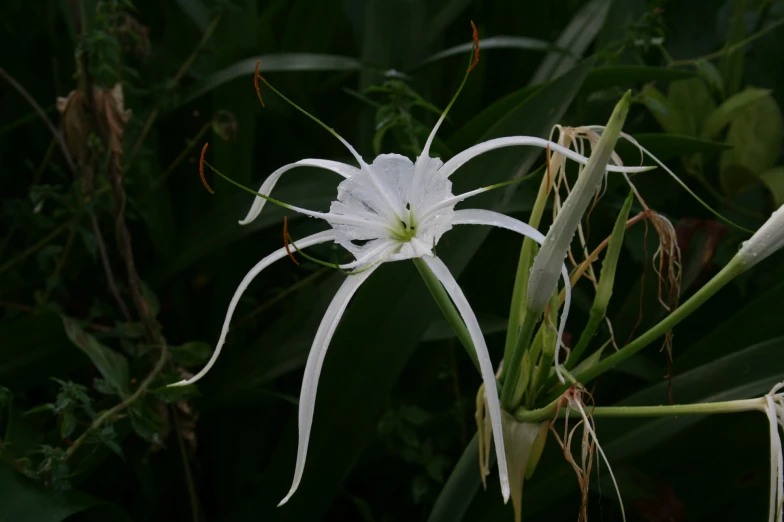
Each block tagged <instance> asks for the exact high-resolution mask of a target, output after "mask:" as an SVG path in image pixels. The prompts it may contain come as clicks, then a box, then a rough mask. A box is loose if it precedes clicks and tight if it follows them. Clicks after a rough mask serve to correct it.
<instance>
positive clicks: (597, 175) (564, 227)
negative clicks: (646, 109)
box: [526, 91, 647, 382]
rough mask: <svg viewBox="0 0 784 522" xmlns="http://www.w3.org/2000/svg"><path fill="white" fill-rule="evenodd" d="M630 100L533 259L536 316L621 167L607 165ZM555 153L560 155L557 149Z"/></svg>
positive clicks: (531, 302)
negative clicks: (603, 188) (606, 183)
mask: <svg viewBox="0 0 784 522" xmlns="http://www.w3.org/2000/svg"><path fill="white" fill-rule="evenodd" d="M630 99H631V91H628V92H627V93H626V94H625V95H624V96H623V98H622V99H621V101H619V102H618V104H617V105H616V106H615V109H614V110H613V113H612V115H611V116H610V120H609V121H608V122H607V126H606V127H605V129H604V132H603V133H602V136H601V138H600V139H599V141H598V142H597V143H596V146H595V147H594V148H593V152H592V153H591V159H590V160H589V162H588V164H587V166H586V167H585V169H584V170H583V172H582V174H581V176H580V177H579V179H578V180H577V183H575V185H574V187H573V188H572V190H571V192H570V193H569V196H568V197H567V198H566V201H564V203H563V206H562V207H561V211H560V212H559V213H558V215H557V216H556V218H555V219H554V220H553V224H552V225H551V226H550V230H549V231H548V232H547V237H546V238H545V241H544V243H543V244H542V248H541V250H540V251H539V254H538V255H537V256H536V259H534V264H533V266H532V267H531V275H530V277H529V279H528V292H527V293H526V299H527V303H526V305H527V307H528V309H529V310H530V311H531V312H532V313H533V314H534V315H535V316H537V317H538V316H539V315H541V313H542V312H544V309H545V307H546V305H547V302H548V301H549V299H550V296H551V295H552V294H553V291H554V290H555V287H556V285H557V284H558V277H559V275H560V266H561V264H562V263H563V261H564V259H565V258H566V254H567V252H568V250H569V245H571V243H572V238H573V237H574V234H575V232H576V231H577V228H578V226H579V224H580V221H581V220H582V218H583V214H585V211H586V210H587V208H588V205H589V204H590V203H591V200H592V198H593V197H594V195H595V194H596V189H597V188H598V187H599V185H600V184H601V183H602V180H603V179H604V176H605V173H606V172H607V171H612V170H616V169H618V167H613V166H610V165H608V162H609V161H610V160H611V159H612V155H613V154H614V149H615V142H616V141H617V139H618V135H619V134H620V132H621V128H622V127H623V122H624V121H625V120H626V114H627V113H628V112H629V101H630ZM553 150H554V151H555V152H558V153H561V151H560V150H558V149H553ZM646 170H647V169H646ZM638 171H639V170H638ZM626 172H628V171H626ZM567 312H568V310H567V307H566V306H565V307H564V315H566V313H567ZM564 326H565V323H564V321H563V320H562V321H561V324H560V327H559V331H558V341H557V343H556V352H555V370H556V373H557V374H558V378H559V379H560V380H561V382H564V378H563V375H561V370H560V365H559V364H558V356H559V351H560V347H561V339H562V338H563V330H564Z"/></svg>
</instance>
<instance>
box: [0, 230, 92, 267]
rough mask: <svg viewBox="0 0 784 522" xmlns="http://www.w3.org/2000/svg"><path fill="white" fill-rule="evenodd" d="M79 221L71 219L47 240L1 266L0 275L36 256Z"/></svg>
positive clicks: (53, 231) (47, 237) (51, 233)
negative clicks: (31, 256)
mask: <svg viewBox="0 0 784 522" xmlns="http://www.w3.org/2000/svg"><path fill="white" fill-rule="evenodd" d="M77 219H78V218H73V219H70V220H68V221H66V222H65V223H63V224H62V225H60V226H59V227H57V228H55V229H54V230H52V231H51V232H50V233H49V234H48V235H47V236H46V237H45V238H43V239H42V240H40V241H39V242H38V243H36V244H34V245H33V246H31V247H30V248H28V249H27V250H25V251H24V252H22V253H21V254H19V255H18V256H16V257H15V258H13V259H9V260H8V261H6V262H5V263H4V264H3V265H2V266H0V274H2V273H3V272H5V271H6V270H8V269H9V268H11V267H12V266H14V265H15V264H17V263H19V262H21V261H24V260H25V259H27V257H28V256H30V255H32V254H35V253H36V252H37V251H38V250H40V249H42V248H43V247H45V246H46V245H47V244H48V243H49V242H50V241H51V240H53V239H54V238H56V237H57V236H59V235H60V234H61V233H62V232H65V230H67V229H68V228H69V227H70V226H72V225H74V224H76V220H77Z"/></svg>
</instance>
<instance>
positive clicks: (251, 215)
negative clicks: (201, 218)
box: [240, 159, 359, 225]
mask: <svg viewBox="0 0 784 522" xmlns="http://www.w3.org/2000/svg"><path fill="white" fill-rule="evenodd" d="M296 167H318V168H322V169H327V170H331V171H332V172H335V173H337V174H340V175H341V176H343V177H344V178H350V177H351V176H353V175H354V174H356V173H357V172H359V169H358V168H356V167H352V166H351V165H347V164H345V163H340V162H338V161H330V160H322V159H304V160H300V161H297V162H294V163H290V164H288V165H284V166H283V167H281V168H279V169H278V170H276V171H275V172H273V173H272V174H270V175H269V177H268V178H267V179H265V180H264V183H262V184H261V188H260V189H259V194H264V195H265V196H269V195H270V192H272V189H274V188H275V185H276V184H277V182H278V180H279V179H280V177H281V176H282V175H283V174H285V173H286V172H288V171H289V170H291V169H293V168H296ZM265 203H266V200H264V199H262V198H260V197H256V198H255V199H254V200H253V204H252V205H251V207H250V210H249V211H248V215H247V216H245V219H243V220H242V221H240V225H247V224H248V223H250V222H251V221H253V220H254V219H256V218H257V217H258V215H259V214H260V213H261V209H263V208H264V204H265Z"/></svg>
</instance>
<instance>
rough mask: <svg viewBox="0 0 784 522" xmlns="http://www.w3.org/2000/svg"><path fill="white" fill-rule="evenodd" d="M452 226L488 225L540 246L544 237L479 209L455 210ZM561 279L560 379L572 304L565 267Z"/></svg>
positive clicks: (556, 359)
mask: <svg viewBox="0 0 784 522" xmlns="http://www.w3.org/2000/svg"><path fill="white" fill-rule="evenodd" d="M452 224H453V225H488V226H491V227H499V228H505V229H507V230H511V231H512V232H517V233H518V234H522V235H524V236H526V237H530V238H531V239H532V240H534V241H536V242H537V243H539V244H540V245H541V244H542V243H543V242H544V235H543V234H542V233H541V232H539V231H538V230H536V229H535V228H534V227H532V226H531V225H529V224H528V223H524V222H522V221H520V220H519V219H515V218H512V217H509V216H506V215H504V214H499V213H498V212H493V211H492V210H480V209H466V210H456V211H455V217H454V219H453V220H452ZM561 277H563V280H564V290H565V294H566V299H565V300H564V307H563V313H562V314H561V321H560V323H559V326H558V343H557V344H556V345H555V371H556V373H557V374H558V376H559V378H561V370H560V365H559V364H558V356H559V354H560V351H561V346H563V334H564V329H565V328H566V319H567V318H568V317H569V307H570V306H571V304H572V285H571V284H570V282H569V271H568V270H567V268H566V265H564V264H562V265H561Z"/></svg>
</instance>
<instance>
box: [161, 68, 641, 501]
mask: <svg viewBox="0 0 784 522" xmlns="http://www.w3.org/2000/svg"><path fill="white" fill-rule="evenodd" d="M464 81H465V80H464ZM265 83H266V82H265ZM267 85H268V86H269V87H270V88H272V89H273V90H275V89H274V88H273V87H272V86H271V85H269V84H267ZM461 87H462V86H461ZM275 92H276V93H277V94H279V95H280V96H281V97H283V98H284V99H285V100H286V101H287V102H289V103H290V104H291V105H293V106H294V107H295V108H297V109H298V110H300V111H301V112H302V113H304V114H305V115H307V116H308V117H310V118H311V119H313V120H314V121H316V122H317V123H318V124H319V125H321V126H322V127H324V128H325V129H327V130H328V131H329V132H330V133H332V134H333V135H334V136H335V137H336V138H337V139H339V140H340V141H341V142H342V143H343V144H344V145H345V147H346V148H347V149H348V150H349V152H350V153H351V155H352V156H353V157H354V158H355V160H356V162H357V164H358V166H356V167H355V166H352V165H347V164H344V163H339V162H335V161H329V160H321V159H305V160H301V161H298V162H295V163H292V164H289V165H286V166H284V167H281V168H279V169H278V170H276V171H275V172H273V173H272V174H271V175H270V176H269V177H268V178H267V179H266V180H265V181H264V183H263V184H262V185H261V188H260V189H259V192H257V193H255V194H257V197H256V199H255V200H254V201H253V204H252V206H251V208H250V211H249V212H248V214H247V216H246V217H245V218H244V219H243V220H241V221H240V224H247V223H250V222H251V221H253V220H254V219H255V218H256V217H257V216H258V215H259V213H260V212H261V211H262V209H263V207H264V204H265V203H266V201H270V202H273V203H276V204H280V205H283V206H285V207H286V208H288V209H290V210H294V211H296V212H299V213H301V214H304V215H307V216H310V217H314V218H318V219H323V220H324V221H326V222H327V223H328V224H329V225H330V226H331V227H332V228H331V230H328V231H324V232H319V233H317V234H314V235H311V236H308V237H306V238H304V239H301V240H298V241H296V242H294V243H293V244H294V246H295V248H296V249H297V250H300V249H302V248H306V247H309V246H313V245H317V244H320V243H325V242H330V241H331V242H334V243H337V244H339V245H341V246H343V247H344V248H345V249H346V250H348V251H349V252H350V253H351V254H352V255H353V256H354V257H355V261H354V262H351V263H348V264H344V265H339V268H341V269H344V270H348V269H353V272H351V274H350V275H349V277H347V278H346V280H345V281H344V282H343V284H342V286H341V287H340V289H339V290H338V292H337V294H336V295H335V297H334V298H333V300H332V302H331V303H330V305H329V307H328V308H327V311H326V313H325V314H324V317H323V319H322V321H321V324H320V326H319V328H318V331H317V332H316V336H315V338H314V341H313V345H312V347H311V350H310V352H309V355H308V359H307V362H306V365H305V373H304V376H303V381H302V390H301V393H300V400H299V413H298V428H299V429H298V437H299V441H298V447H297V460H296V465H295V470H294V478H293V482H292V486H291V489H290V491H289V493H288V494H287V495H286V497H285V498H284V499H283V500H282V501H281V502H280V504H279V505H282V504H284V503H285V502H287V501H288V500H289V499H290V498H291V496H292V495H293V494H294V492H295V491H296V490H297V487H298V486H299V483H300V480H301V478H302V474H303V470H304V468H305V458H306V454H307V448H308V442H309V439H310V430H311V424H312V421H313V413H314V409H315V401H316V389H317V386H318V379H319V375H320V372H321V367H322V364H323V362H324V358H325V356H326V353H327V348H328V346H329V343H330V340H331V339H332V335H333V333H334V332H335V330H336V328H337V326H338V323H339V321H340V319H341V317H342V315H343V312H344V311H345V309H346V307H347V306H348V303H349V301H350V299H351V298H352V296H353V295H354V293H355V292H356V291H357V289H358V288H359V287H360V285H361V284H362V283H363V282H364V281H365V280H366V279H367V278H368V277H370V275H371V274H372V273H373V272H374V271H375V269H376V268H377V267H378V266H379V265H380V264H381V263H385V262H389V261H397V260H404V259H413V258H422V259H423V261H424V262H425V263H426V264H427V265H428V267H429V268H430V269H431V270H432V272H433V273H434V274H435V276H436V277H437V278H438V279H439V280H440V281H441V283H442V284H443V286H444V288H445V289H446V291H447V293H448V294H449V296H450V298H451V299H452V301H453V302H454V304H455V307H456V308H457V310H458V311H459V313H460V315H461V317H462V319H463V321H464V322H465V324H466V327H467V328H468V331H469V333H470V335H471V340H472V342H473V344H474V347H475V349H476V354H477V358H478V361H479V366H480V372H481V376H482V379H483V382H484V386H485V388H486V390H487V403H488V411H489V416H490V419H491V424H492V431H493V438H494V444H495V450H496V455H497V457H498V471H499V478H500V482H501V491H502V494H503V497H504V501H507V500H508V498H509V480H508V475H507V469H506V458H505V451H504V444H503V430H502V421H501V408H500V404H499V399H498V392H497V385H496V380H495V375H494V371H493V364H492V362H491V360H490V356H489V354H488V351H487V346H486V344H485V341H484V338H483V336H482V332H481V330H480V328H479V323H478V322H477V319H476V316H475V315H474V312H473V311H472V310H471V306H470V305H469V303H468V301H467V300H466V298H465V296H464V295H463V292H462V290H461V289H460V287H459V286H458V284H457V281H456V280H455V279H454V277H453V276H452V275H451V273H450V272H449V269H448V268H447V267H446V265H445V264H444V263H443V262H442V261H441V260H440V259H438V258H437V257H435V254H434V252H433V250H434V247H435V246H436V245H437V243H438V241H439V239H440V238H441V236H442V235H443V234H444V233H446V232H447V231H449V230H450V229H451V228H452V226H453V225H461V224H476V225H488V226H496V227H500V228H505V229H508V230H511V231H514V232H517V233H519V234H522V235H524V236H527V237H531V238H532V239H533V240H534V241H536V242H538V243H540V244H541V243H542V242H543V241H544V236H543V235H542V234H541V233H540V232H538V231H537V230H536V229H534V228H533V227H531V226H529V225H527V224H526V223H523V222H521V221H518V220H516V219H513V218H511V217H508V216H505V215H503V214H498V213H496V212H492V211H488V210H455V209H454V207H455V205H456V204H457V203H459V202H461V201H463V200H464V199H466V198H469V197H471V196H474V195H477V194H480V193H482V192H485V191H487V190H491V189H492V188H495V187H498V186H499V185H493V186H489V187H482V188H479V189H476V190H473V191H470V192H466V193H464V194H459V195H457V196H455V195H453V194H452V183H451V182H450V181H449V177H450V176H451V175H452V174H454V173H455V171H457V170H458V169H459V168H460V167H461V166H462V165H464V164H465V163H466V162H468V161H469V160H471V159H472V158H474V157H476V156H478V155H480V154H482V153H484V152H486V151H489V150H493V149H497V148H501V147H509V146H516V145H531V146H536V147H540V148H542V149H544V148H547V147H549V148H550V150H552V151H555V152H559V153H561V154H563V155H564V156H566V157H567V158H570V159H572V160H574V161H577V162H579V163H582V164H587V163H588V159H587V158H585V157H584V156H582V155H580V154H578V153H576V152H574V151H572V150H569V149H567V148H564V147H561V146H559V145H558V144H556V143H552V142H550V141H547V140H544V139H541V138H536V137H529V136H514V137H507V138H498V139H494V140H489V141H487V142H484V143H480V144H478V145H475V146H473V147H471V148H469V149H467V150H465V151H463V152H462V153H460V154H457V155H456V156H454V157H453V158H452V159H451V160H449V161H447V162H446V163H443V162H442V161H441V160H440V159H437V158H431V157H430V155H429V152H430V146H431V144H432V142H433V138H434V137H435V134H436V131H437V130H438V128H439V126H440V125H441V123H442V122H443V121H444V118H445V117H446V114H447V112H448V111H449V108H450V107H451V105H452V103H453V102H454V100H455V98H456V97H457V95H455V98H453V99H452V101H451V102H450V104H449V105H448V106H447V108H446V110H445V111H444V113H443V114H442V116H441V118H440V119H439V120H438V122H437V123H436V125H435V127H434V128H433V130H432V132H431V134H430V136H429V137H428V139H427V142H426V144H425V147H424V149H423V151H422V154H421V155H420V156H419V157H418V158H417V160H416V162H415V163H414V162H411V160H409V159H408V158H406V157H404V156H401V155H398V154H382V155H380V156H378V157H377V158H376V159H375V160H374V161H373V162H372V163H370V164H368V163H366V162H365V161H364V160H363V158H362V157H361V156H360V155H359V153H358V152H357V151H356V150H355V149H354V148H353V147H352V146H351V145H350V144H349V143H348V142H346V140H344V139H343V138H341V137H340V136H339V135H338V134H337V133H336V132H335V131H334V130H332V129H331V128H329V127H327V126H326V125H324V124H323V123H322V122H320V121H319V120H317V119H316V118H315V117H313V116H311V115H310V114H308V113H307V112H305V111H304V110H302V109H301V108H300V107H298V106H297V105H296V104H294V103H293V102H291V101H290V100H288V99H287V98H285V96H283V95H282V94H280V93H279V92H277V91H275ZM458 93H459V90H458ZM300 166H308V167H319V168H322V169H325V170H329V171H332V172H334V173H336V174H338V175H339V176H341V177H343V178H344V179H343V181H341V182H340V183H339V184H338V186H337V198H336V199H335V201H333V202H332V204H331V206H330V209H329V212H316V211H311V210H306V209H303V208H299V207H295V206H292V205H287V204H283V203H281V202H279V201H277V200H274V199H272V198H270V197H269V194H270V192H271V191H272V190H273V188H274V187H275V184H276V183H277V182H278V180H279V179H280V177H281V176H282V175H283V174H284V173H285V172H287V171H289V170H291V169H293V168H295V167H300ZM213 170H214V169H213ZM608 170H610V171H615V172H626V173H632V172H641V171H643V170H647V168H645V167H616V166H610V167H608ZM216 172H217V171H216ZM500 185H505V184H500ZM251 192H252V191H251ZM286 255H288V249H287V248H281V249H279V250H277V251H275V252H273V253H272V254H270V255H268V256H267V257H265V258H264V259H262V260H261V261H260V262H259V263H257V264H256V266H254V267H253V268H252V269H251V270H250V272H248V274H247V275H246V276H245V277H244V278H243V280H242V282H241V283H240V286H239V287H238V288H237V290H236V292H235V294H234V296H233V297H232V299H231V302H230V303H229V309H228V312H227V314H226V318H225V320H224V323H223V328H222V330H221V334H220V338H219V340H218V344H217V346H216V349H215V352H214V353H213V354H212V357H211V358H210V360H209V361H208V363H207V365H206V366H205V367H204V368H203V369H202V370H201V371H200V372H199V373H197V374H196V375H194V376H193V377H192V378H190V379H188V380H184V381H180V382H178V383H175V384H174V385H173V386H177V385H186V384H192V383H194V382H196V381H198V380H199V379H201V378H202V377H203V376H204V375H205V374H206V373H207V372H208V371H209V370H210V368H211V367H212V366H213V365H214V364H215V361H216V360H217V358H218V356H219V354H220V351H221V348H222V347H223V344H224V342H225V340H226V335H227V334H228V331H229V326H230V322H231V317H232V315H233V313H234V310H235V308H236V306H237V303H238V302H239V299H240V297H241V295H242V293H243V292H244V291H245V290H246V289H247V287H248V285H249V284H250V283H251V281H252V280H253V279H254V278H255V277H256V276H257V275H258V274H259V273H260V272H261V271H262V270H264V269H265V268H267V267H268V266H269V265H270V264H272V263H273V262H275V261H277V260H279V259H282V258H284V257H286ZM556 269H557V270H558V272H559V273H560V274H561V275H562V276H563V277H564V284H565V287H566V290H567V304H566V306H565V308H564V313H563V315H562V320H565V319H566V316H567V313H568V309H567V308H568V297H569V296H570V287H569V284H568V272H567V271H566V267H565V266H564V265H563V263H562V262H561V261H558V264H557V268H556Z"/></svg>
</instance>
